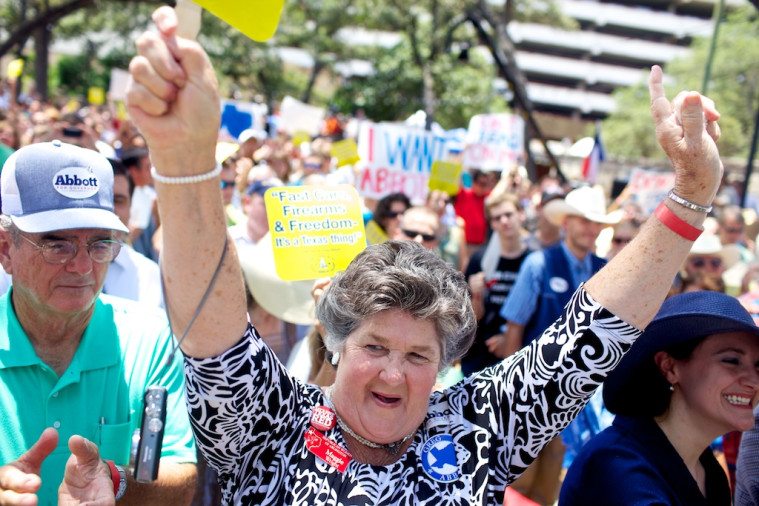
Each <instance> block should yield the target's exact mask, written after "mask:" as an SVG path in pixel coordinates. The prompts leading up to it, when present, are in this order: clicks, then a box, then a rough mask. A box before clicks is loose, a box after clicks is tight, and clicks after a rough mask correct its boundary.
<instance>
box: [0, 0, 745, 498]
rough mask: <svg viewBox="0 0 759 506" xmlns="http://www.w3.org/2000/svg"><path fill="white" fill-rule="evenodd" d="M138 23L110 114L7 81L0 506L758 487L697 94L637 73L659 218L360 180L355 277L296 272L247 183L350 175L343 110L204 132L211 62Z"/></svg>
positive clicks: (526, 187)
mask: <svg viewBox="0 0 759 506" xmlns="http://www.w3.org/2000/svg"><path fill="white" fill-rule="evenodd" d="M154 21H155V23H156V26H157V28H158V30H157V31H155V32H148V33H146V34H144V35H142V36H141V37H140V39H139V41H138V44H137V47H138V55H137V56H136V57H135V59H134V60H133V62H132V65H131V66H130V71H131V73H132V77H133V82H132V84H131V85H130V89H129V95H128V103H127V104H128V107H127V111H128V117H126V118H118V117H117V116H116V115H115V114H112V113H111V112H110V111H109V110H108V109H107V108H99V107H80V106H78V105H76V104H70V103H69V104H66V105H64V106H61V107H56V106H53V105H50V104H46V103H42V102H40V101H36V100H32V99H28V100H24V101H21V102H17V101H16V100H4V101H3V102H2V103H3V104H5V105H6V109H5V110H0V118H1V119H0V147H1V148H0V157H2V158H4V159H3V160H0V162H2V163H3V170H2V174H1V179H0V198H1V205H2V215H1V216H0V263H1V264H2V267H3V277H2V280H3V284H4V286H2V287H0V290H2V291H3V292H4V293H5V295H4V296H2V297H0V410H2V412H3V413H5V415H4V417H3V419H2V420H0V435H1V436H0V504H35V502H34V501H38V503H39V504H57V503H60V504H83V503H85V502H87V501H96V503H97V504H111V503H112V502H113V501H114V500H116V499H118V500H119V503H122V502H123V503H127V504H132V503H134V504H137V503H148V504H189V503H190V502H194V504H202V505H213V504H221V503H223V504H366V505H369V504H433V503H435V504H438V503H439V504H512V503H511V502H509V501H516V500H519V501H524V502H525V503H526V504H541V505H550V504H555V503H557V501H558V503H559V504H567V505H571V504H578V505H593V504H599V505H601V504H619V505H623V504H643V503H645V504H683V505H686V504H687V505H693V504H710V505H712V504H713V505H723V504H724V505H729V504H731V502H732V501H733V500H734V501H735V504H736V505H740V506H744V505H749V504H759V483H757V482H758V481H759V480H757V472H756V470H757V462H759V437H757V431H759V410H757V411H756V412H755V411H754V409H755V408H756V407H757V404H758V403H759V339H758V338H759V328H757V325H756V322H757V321H759V260H757V258H756V256H757V253H758V252H757V249H756V244H755V240H756V236H757V233H758V232H759V222H757V221H756V219H755V218H756V214H755V213H751V212H750V211H747V210H744V209H741V208H740V207H738V206H737V205H735V204H736V196H735V195H733V193H734V190H733V187H732V186H730V185H729V180H728V178H726V177H725V176H724V175H723V169H722V164H721V162H720V159H719V153H718V150H717V143H716V141H717V140H718V138H719V126H718V122H717V121H718V119H719V113H718V112H717V110H716V108H715V106H714V104H713V103H712V102H711V101H710V100H709V99H708V98H706V97H702V96H700V95H699V94H697V93H695V92H689V93H686V92H683V93H681V94H679V95H678V96H677V97H675V98H673V99H672V100H671V101H670V100H668V99H667V98H666V97H665V96H664V92H663V85H662V79H663V76H662V72H661V69H659V68H658V67H655V68H654V69H652V71H651V74H650V78H649V89H650V94H651V104H652V116H653V121H654V128H655V131H656V135H657V138H658V140H659V143H660V145H661V147H662V148H663V150H664V151H665V153H666V154H667V156H668V158H669V160H670V162H671V165H672V167H673V169H674V173H675V184H674V187H673V189H672V191H671V192H670V193H669V195H668V196H667V197H666V198H664V200H663V201H662V202H661V204H660V205H659V206H658V207H657V208H656V209H655V211H654V212H653V213H652V214H651V215H650V216H649V215H647V214H646V212H645V211H644V209H643V207H642V206H641V203H640V202H639V201H637V200H636V196H635V195H631V194H629V193H627V192H622V194H620V195H619V196H618V197H616V196H615V197H616V199H615V200H613V202H611V203H609V202H608V198H607V197H608V192H606V191H605V190H604V189H603V188H601V187H600V186H591V185H587V184H584V183H582V182H579V181H578V182H575V183H571V182H570V183H566V184H561V183H560V182H559V180H558V179H556V178H553V177H551V176H546V177H544V178H542V179H541V180H540V181H537V182H530V181H529V180H528V178H527V177H526V174H525V172H524V170H523V169H520V168H519V167H503V168H502V170H480V169H479V168H477V167H467V168H466V171H467V173H466V177H465V178H464V179H465V180H466V181H467V183H466V184H464V185H462V188H461V189H460V191H459V192H458V194H456V195H452V196H449V195H446V194H444V193H441V192H439V191H430V192H429V195H428V197H427V200H426V201H425V202H412V200H411V199H410V198H409V196H407V195H405V194H403V193H390V194H387V195H385V196H384V197H382V198H380V199H368V198H367V199H363V208H364V209H363V210H364V219H365V230H366V238H367V247H366V249H365V250H364V251H363V252H362V253H360V254H359V255H358V256H357V257H356V258H355V259H354V260H353V262H352V263H351V264H350V266H349V267H348V268H347V270H345V271H344V272H342V273H339V274H338V275H336V276H335V277H334V278H332V279H320V280H316V281H315V282H314V281H284V280H282V279H280V278H279V277H278V276H277V275H276V272H275V268H274V260H273V255H274V250H273V246H272V240H271V233H270V230H269V220H268V215H267V207H266V205H265V199H264V196H265V194H266V192H267V191H268V190H269V189H270V188H273V187H280V186H295V185H329V184H332V183H344V182H346V181H350V180H351V174H353V175H354V176H355V172H353V170H354V169H355V170H358V168H359V167H360V162H358V163H357V164H356V165H355V167H351V166H348V167H340V168H338V167H337V165H338V164H337V160H336V159H335V158H334V157H333V156H332V151H331V145H332V143H333V142H334V141H336V140H339V139H340V138H341V136H342V135H343V133H344V131H345V130H346V129H345V128H344V125H342V126H341V124H340V121H339V119H338V118H337V116H334V115H333V116H331V117H330V121H329V122H326V123H325V128H324V131H323V135H320V136H316V137H313V138H311V139H310V140H307V141H305V142H301V143H298V144H296V143H295V142H293V139H292V138H290V137H289V136H288V135H286V134H284V133H281V132H276V131H275V129H273V128H272V129H270V130H269V131H266V130H263V129H257V128H254V127H253V128H249V129H247V130H245V131H243V132H242V133H241V134H240V135H239V136H238V138H236V139H227V138H220V137H219V123H220V111H219V95H218V90H217V84H216V82H215V79H214V78H213V75H214V74H213V69H212V67H211V64H210V62H209V60H208V58H207V56H206V54H205V53H204V51H203V50H202V48H201V47H200V46H199V45H198V44H197V43H195V42H193V41H189V40H185V39H181V38H178V37H176V36H175V30H176V18H175V16H174V14H173V11H172V10H171V9H169V8H161V9H159V10H158V11H156V14H155V16H154ZM270 124H271V125H274V124H276V121H272V122H270ZM348 130H350V129H348ZM159 265H160V267H159ZM154 385H159V386H163V387H165V388H166V389H167V403H166V406H165V408H163V409H164V410H165V413H164V415H165V424H164V426H165V430H164V432H163V444H162V449H161V452H160V455H159V456H158V458H159V460H160V466H159V471H158V474H157V476H155V477H154V479H153V480H152V481H150V482H138V481H136V480H135V479H134V478H133V477H132V475H131V473H130V471H129V469H128V466H129V461H130V451H131V445H132V439H133V435H134V434H135V431H138V432H139V429H140V423H141V421H142V414H143V411H144V409H145V408H146V406H147V405H148V404H149V403H148V401H146V397H145V392H146V388H147V387H150V386H154ZM150 409H151V410H155V409H158V410H159V411H160V409H161V408H160V406H159V407H158V408H156V407H155V406H153V405H152V404H151V405H150ZM755 416H756V420H755ZM742 434H744V435H743V437H741V435H742ZM138 459H139V456H138ZM620 477H624V479H621V478H620ZM98 501H99V502H98Z"/></svg>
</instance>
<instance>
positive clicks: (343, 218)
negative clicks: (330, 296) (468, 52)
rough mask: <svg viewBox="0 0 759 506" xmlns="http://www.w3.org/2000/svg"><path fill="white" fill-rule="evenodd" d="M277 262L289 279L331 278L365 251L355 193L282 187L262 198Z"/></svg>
mask: <svg viewBox="0 0 759 506" xmlns="http://www.w3.org/2000/svg"><path fill="white" fill-rule="evenodd" d="M264 202H265V204H266V214H267V216H268V220H269V233H270V234H271V239H272V244H273V245H274V263H275V265H276V270H277V274H278V275H279V277H280V278H282V279H284V280H288V281H297V280H304V279H317V278H322V277H326V276H333V275H335V274H336V273H338V272H340V271H343V270H345V268H346V267H348V264H349V263H350V262H351V261H352V260H353V258H354V257H355V256H356V255H358V254H359V253H360V252H361V251H362V250H363V249H364V248H365V247H366V234H365V232H364V221H363V217H362V214H361V203H360V200H359V196H358V193H356V189H355V188H353V187H352V186H348V185H338V186H309V185H306V186H280V187H276V188H271V189H269V190H267V191H266V194H265V195H264Z"/></svg>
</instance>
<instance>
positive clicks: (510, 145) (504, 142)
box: [464, 113, 524, 170]
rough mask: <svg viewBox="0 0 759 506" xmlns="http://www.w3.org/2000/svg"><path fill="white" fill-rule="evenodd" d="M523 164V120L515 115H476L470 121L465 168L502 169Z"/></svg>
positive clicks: (465, 151) (465, 150)
mask: <svg viewBox="0 0 759 506" xmlns="http://www.w3.org/2000/svg"><path fill="white" fill-rule="evenodd" d="M522 163H524V120H523V119H522V118H521V117H520V116H517V115H516V114H507V113H499V114H477V115H476V116H472V119H471V120H469V130H468V131H467V136H466V148H465V149H464V166H465V167H468V168H473V169H480V170H505V169H509V168H511V167H513V166H515V165H518V164H522Z"/></svg>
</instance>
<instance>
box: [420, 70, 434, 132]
mask: <svg viewBox="0 0 759 506" xmlns="http://www.w3.org/2000/svg"><path fill="white" fill-rule="evenodd" d="M436 102H437V97H436V96H435V78H434V77H433V76H432V69H431V68H430V65H429V63H428V62H425V64H424V65H422V104H423V105H424V114H425V116H426V119H425V122H424V128H425V130H429V129H431V128H432V122H433V121H435V112H436V106H437V103H436Z"/></svg>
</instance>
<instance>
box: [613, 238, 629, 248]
mask: <svg viewBox="0 0 759 506" xmlns="http://www.w3.org/2000/svg"><path fill="white" fill-rule="evenodd" d="M630 241H632V237H613V238H612V239H611V242H613V243H614V244H616V245H617V246H619V245H620V244H629V242H630Z"/></svg>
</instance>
